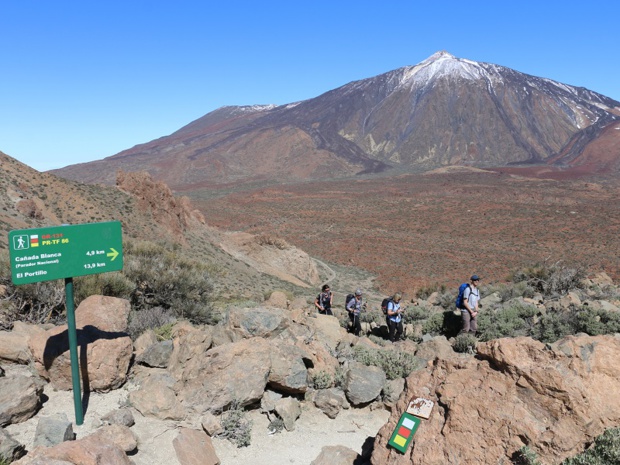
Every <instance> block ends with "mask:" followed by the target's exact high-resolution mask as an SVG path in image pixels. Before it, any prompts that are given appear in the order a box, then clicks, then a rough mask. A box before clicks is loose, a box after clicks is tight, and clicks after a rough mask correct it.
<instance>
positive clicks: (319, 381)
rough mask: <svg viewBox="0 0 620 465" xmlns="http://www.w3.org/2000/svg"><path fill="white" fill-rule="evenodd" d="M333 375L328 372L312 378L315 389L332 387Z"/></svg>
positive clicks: (318, 373) (316, 374) (321, 372)
mask: <svg viewBox="0 0 620 465" xmlns="http://www.w3.org/2000/svg"><path fill="white" fill-rule="evenodd" d="M332 384H333V380H332V375H330V374H329V373H327V372H326V371H319V372H316V373H314V375H313V376H312V385H313V387H314V389H328V388H330V387H332Z"/></svg>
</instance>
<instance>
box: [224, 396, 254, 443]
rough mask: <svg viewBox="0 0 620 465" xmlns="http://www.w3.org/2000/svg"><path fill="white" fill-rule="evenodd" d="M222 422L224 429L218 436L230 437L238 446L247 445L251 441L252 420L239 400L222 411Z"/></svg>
mask: <svg viewBox="0 0 620 465" xmlns="http://www.w3.org/2000/svg"><path fill="white" fill-rule="evenodd" d="M221 424H222V428H223V431H222V432H221V433H220V434H218V437H221V438H224V439H228V440H229V441H230V442H232V443H233V444H234V445H236V446H237V447H246V446H249V445H250V443H251V439H252V437H251V433H252V420H250V419H249V418H247V414H246V412H245V410H243V407H241V406H240V404H239V402H238V401H234V402H233V403H232V405H231V406H230V408H229V409H228V410H225V411H224V412H222V416H221Z"/></svg>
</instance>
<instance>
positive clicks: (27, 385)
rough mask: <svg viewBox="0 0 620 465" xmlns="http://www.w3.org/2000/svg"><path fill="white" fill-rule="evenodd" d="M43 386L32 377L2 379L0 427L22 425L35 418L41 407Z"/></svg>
mask: <svg viewBox="0 0 620 465" xmlns="http://www.w3.org/2000/svg"><path fill="white" fill-rule="evenodd" d="M42 394H43V384H42V383H41V382H40V380H37V379H36V378H33V377H30V376H23V375H15V376H3V377H1V378H0V426H6V425H10V424H12V423H20V422H22V421H26V420H27V419H29V418H31V417H32V416H34V414H35V413H37V411H38V410H39V408H40V407H41V395H42Z"/></svg>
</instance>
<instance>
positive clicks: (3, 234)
mask: <svg viewBox="0 0 620 465" xmlns="http://www.w3.org/2000/svg"><path fill="white" fill-rule="evenodd" d="M117 175H118V178H117V185H116V186H113V187H111V186H101V185H88V184H82V183H78V182H74V181H69V180H65V179H62V178H58V177H56V176H54V175H52V174H49V173H40V172H38V171H36V170H34V169H32V168H29V167H28V166H26V165H24V164H22V163H20V162H18V161H17V160H15V159H13V158H11V157H9V156H8V155H6V154H4V153H2V152H0V252H4V253H7V252H8V249H7V240H8V233H9V231H11V230H15V229H30V228H38V227H45V226H55V225H60V224H82V223H95V222H103V221H120V222H121V224H122V228H123V237H124V238H134V239H142V240H149V241H152V242H164V243H167V244H169V245H170V247H175V248H176V249H178V250H180V251H181V252H182V253H187V254H188V255H191V256H192V257H194V258H197V259H200V260H204V261H206V262H207V263H210V264H212V267H211V268H212V273H213V276H212V277H213V281H214V285H215V288H216V290H217V291H218V292H219V297H221V298H223V299H225V300H226V299H230V298H234V299H244V298H245V299H248V298H253V299H259V300H262V297H263V294H264V293H265V292H267V291H272V290H273V289H288V290H291V291H294V290H299V289H300V288H307V287H308V286H315V285H316V284H317V282H318V279H319V276H318V271H317V268H316V264H315V263H314V262H313V261H312V259H311V258H310V257H308V255H307V254H306V253H304V252H303V251H301V250H299V249H297V248H295V247H293V246H291V245H289V244H288V243H287V242H286V241H284V240H282V239H278V238H276V237H275V236H273V235H272V236H271V237H272V239H271V240H270V241H267V240H265V238H264V237H254V236H252V235H249V234H248V235H246V237H245V238H244V240H243V241H241V240H239V239H238V238H237V237H234V236H231V235H229V234H227V233H224V232H221V231H218V230H216V229H215V228H213V227H210V226H209V225H207V224H206V222H205V218H204V216H203V215H202V214H201V213H200V212H199V211H197V210H196V209H195V208H193V207H192V205H191V203H190V201H189V199H188V198H186V197H174V195H173V194H172V191H171V190H170V189H169V188H168V186H166V185H165V184H164V183H162V182H161V181H155V180H153V179H152V178H151V177H150V175H148V174H147V173H144V172H143V173H124V172H119V173H117ZM274 244H275V245H274ZM7 255H8V253H7ZM276 264H279V266H277V267H276V266H275V265H276Z"/></svg>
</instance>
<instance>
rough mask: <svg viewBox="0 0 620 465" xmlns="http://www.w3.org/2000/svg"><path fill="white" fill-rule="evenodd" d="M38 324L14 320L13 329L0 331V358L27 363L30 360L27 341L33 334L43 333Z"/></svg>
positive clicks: (30, 354) (30, 355)
mask: <svg viewBox="0 0 620 465" xmlns="http://www.w3.org/2000/svg"><path fill="white" fill-rule="evenodd" d="M44 332H45V330H44V329H43V328H40V327H39V326H35V325H30V324H28V323H22V322H20V321H16V322H15V323H14V324H13V331H0V360H8V361H9V362H13V363H21V364H27V363H30V361H31V360H32V353H31V352H30V347H29V342H30V338H31V337H32V336H33V335H34V334H39V333H44Z"/></svg>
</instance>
